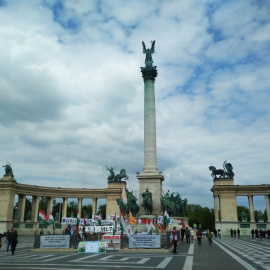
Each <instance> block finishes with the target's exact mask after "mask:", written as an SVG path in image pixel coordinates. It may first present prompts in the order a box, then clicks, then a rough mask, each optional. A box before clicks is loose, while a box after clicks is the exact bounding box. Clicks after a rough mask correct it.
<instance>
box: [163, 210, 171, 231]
mask: <svg viewBox="0 0 270 270" xmlns="http://www.w3.org/2000/svg"><path fill="white" fill-rule="evenodd" d="M164 223H165V228H166V230H167V228H168V225H169V223H170V218H169V213H168V211H167V208H166V207H165V212H164Z"/></svg>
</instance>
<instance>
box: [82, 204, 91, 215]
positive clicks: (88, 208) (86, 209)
mask: <svg viewBox="0 0 270 270" xmlns="http://www.w3.org/2000/svg"><path fill="white" fill-rule="evenodd" d="M83 212H85V218H92V205H84V206H82V215H81V217H83Z"/></svg>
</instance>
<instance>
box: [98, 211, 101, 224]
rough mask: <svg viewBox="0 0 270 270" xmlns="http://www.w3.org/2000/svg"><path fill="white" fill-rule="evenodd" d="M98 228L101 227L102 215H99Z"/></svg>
mask: <svg viewBox="0 0 270 270" xmlns="http://www.w3.org/2000/svg"><path fill="white" fill-rule="evenodd" d="M98 226H101V213H100V211H99V213H98Z"/></svg>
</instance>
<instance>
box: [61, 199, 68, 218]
mask: <svg viewBox="0 0 270 270" xmlns="http://www.w3.org/2000/svg"><path fill="white" fill-rule="evenodd" d="M67 202H68V198H66V197H64V198H63V207H62V217H67Z"/></svg>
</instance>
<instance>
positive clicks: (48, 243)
mask: <svg viewBox="0 0 270 270" xmlns="http://www.w3.org/2000/svg"><path fill="white" fill-rule="evenodd" d="M69 242H70V235H62V234H60V235H57V234H56V235H54V234H51V235H41V236H40V248H69Z"/></svg>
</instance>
